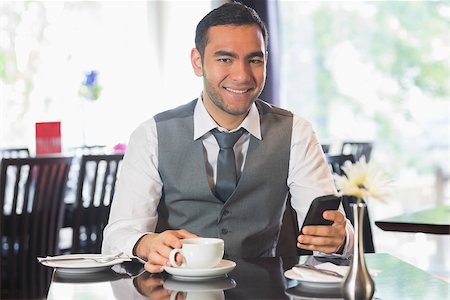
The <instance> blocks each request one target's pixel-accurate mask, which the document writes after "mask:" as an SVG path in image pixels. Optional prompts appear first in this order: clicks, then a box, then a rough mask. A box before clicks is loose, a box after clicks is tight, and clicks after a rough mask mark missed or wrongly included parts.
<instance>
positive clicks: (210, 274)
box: [164, 259, 236, 281]
mask: <svg viewBox="0 0 450 300" xmlns="http://www.w3.org/2000/svg"><path fill="white" fill-rule="evenodd" d="M235 267H236V263H235V262H234V261H231V260H226V259H222V261H221V262H220V263H219V264H218V265H217V266H216V267H214V268H210V269H187V268H175V267H167V266H165V267H164V271H166V272H167V273H169V274H171V275H172V276H173V277H174V278H175V279H179V280H184V281H199V280H206V279H211V278H217V277H224V276H225V275H226V274H227V273H228V272H230V271H231V270H233V269H234V268H235Z"/></svg>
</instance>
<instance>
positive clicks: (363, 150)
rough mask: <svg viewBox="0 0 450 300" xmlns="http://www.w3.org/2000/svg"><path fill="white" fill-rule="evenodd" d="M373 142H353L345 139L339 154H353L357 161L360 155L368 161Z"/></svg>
mask: <svg viewBox="0 0 450 300" xmlns="http://www.w3.org/2000/svg"><path fill="white" fill-rule="evenodd" d="M372 148H373V144H372V143H370V142H354V141H345V142H343V143H342V148H341V154H343V155H348V154H353V156H354V157H355V160H356V161H358V160H359V159H360V158H361V157H362V156H365V157H366V161H367V162H368V161H370V155H371V154H372Z"/></svg>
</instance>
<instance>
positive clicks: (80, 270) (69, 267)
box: [41, 254, 130, 274]
mask: <svg viewBox="0 0 450 300" xmlns="http://www.w3.org/2000/svg"><path fill="white" fill-rule="evenodd" d="M57 257H61V258H64V257H73V258H77V257H79V258H80V260H60V261H43V262H41V264H42V265H44V266H47V267H51V268H56V269H57V271H58V272H60V273H70V274H85V273H93V272H99V271H103V270H106V269H109V268H111V266H114V265H117V264H121V263H123V262H124V261H130V259H129V258H127V257H123V258H122V257H120V258H117V259H115V260H112V261H108V262H105V263H99V262H96V261H94V260H87V259H86V260H83V259H81V258H85V257H92V258H101V257H104V255H102V254H69V255H61V256H57Z"/></svg>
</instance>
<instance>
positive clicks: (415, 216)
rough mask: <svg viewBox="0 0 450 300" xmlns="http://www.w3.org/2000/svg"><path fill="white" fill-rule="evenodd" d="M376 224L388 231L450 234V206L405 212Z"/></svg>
mask: <svg viewBox="0 0 450 300" xmlns="http://www.w3.org/2000/svg"><path fill="white" fill-rule="evenodd" d="M375 224H376V225H377V226H378V227H380V228H381V229H383V230H386V231H402V232H423V233H434V234H450V206H439V207H436V208H433V209H428V210H424V211H419V212H415V213H411V214H404V215H400V216H396V217H393V218H388V219H384V220H380V221H376V222H375Z"/></svg>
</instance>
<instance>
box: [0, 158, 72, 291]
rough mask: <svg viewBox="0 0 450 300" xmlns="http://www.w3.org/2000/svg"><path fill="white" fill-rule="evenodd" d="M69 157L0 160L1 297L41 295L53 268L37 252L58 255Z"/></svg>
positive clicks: (45, 254)
mask: <svg viewBox="0 0 450 300" xmlns="http://www.w3.org/2000/svg"><path fill="white" fill-rule="evenodd" d="M71 161H72V158H71V157H49V156H47V157H31V158H4V159H2V160H1V162H0V209H1V213H0V234H1V240H0V241H1V248H0V251H1V252H0V253H1V263H0V277H1V281H0V298H2V299H5V298H6V299H10V298H14V299H26V298H44V297H46V295H47V291H48V287H49V285H50V279H51V272H52V269H51V268H48V267H44V266H42V265H40V264H38V262H37V259H36V257H38V256H44V257H45V256H47V255H55V254H58V248H57V245H58V238H59V229H60V227H61V223H62V217H63V208H64V205H63V199H64V198H63V197H64V191H65V186H66V182H67V176H68V172H69V168H70V165H71Z"/></svg>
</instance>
